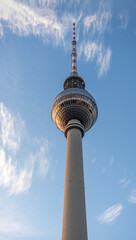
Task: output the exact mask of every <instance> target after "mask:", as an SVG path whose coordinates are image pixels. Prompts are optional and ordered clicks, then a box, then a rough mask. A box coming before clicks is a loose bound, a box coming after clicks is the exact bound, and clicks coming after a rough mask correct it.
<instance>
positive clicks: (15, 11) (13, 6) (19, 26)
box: [0, 0, 65, 43]
mask: <svg viewBox="0 0 136 240" xmlns="http://www.w3.org/2000/svg"><path fill="white" fill-rule="evenodd" d="M0 21H1V24H2V25H3V28H4V27H8V28H9V29H10V30H11V31H13V33H16V34H18V35H20V36H28V35H30V34H33V35H35V36H42V37H43V38H44V40H47V41H49V39H50V38H55V39H56V41H55V42H56V43H58V42H59V41H63V38H64V30H65V28H63V27H62V24H61V23H60V22H59V20H58V17H57V15H56V14H55V12H54V11H53V10H51V9H46V8H45V9H44V16H42V15H40V14H38V11H36V9H33V8H30V7H29V6H27V5H25V4H23V3H21V2H16V1H14V0H1V1H0ZM2 31H3V32H4V30H2Z"/></svg>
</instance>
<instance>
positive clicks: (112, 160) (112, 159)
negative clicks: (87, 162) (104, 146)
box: [110, 156, 115, 165]
mask: <svg viewBox="0 0 136 240" xmlns="http://www.w3.org/2000/svg"><path fill="white" fill-rule="evenodd" d="M114 161H115V159H114V157H113V156H112V157H111V159H110V165H112V164H113V163H114Z"/></svg>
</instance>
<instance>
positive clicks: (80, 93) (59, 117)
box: [51, 75, 98, 132]
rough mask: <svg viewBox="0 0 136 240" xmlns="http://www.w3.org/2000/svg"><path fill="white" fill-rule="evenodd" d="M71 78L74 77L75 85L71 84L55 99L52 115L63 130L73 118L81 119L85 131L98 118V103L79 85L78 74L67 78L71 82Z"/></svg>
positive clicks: (63, 130) (55, 122)
mask: <svg viewBox="0 0 136 240" xmlns="http://www.w3.org/2000/svg"><path fill="white" fill-rule="evenodd" d="M71 79H73V86H72V84H71V86H70V87H69V88H65V90H64V91H62V92H61V93H60V94H58V95H57V97H56V98H55V99H54V101H53V104H52V108H51V117H52V120H53V122H54V124H55V125H56V126H57V127H58V128H59V129H60V130H61V131H62V132H65V129H66V125H67V123H68V122H69V120H71V119H77V120H79V121H80V122H81V124H82V125H83V127H84V132H86V131H87V130H89V129H90V128H91V127H92V126H93V124H94V123H95V121H96V119H97V116H98V110H97V105H96V102H95V100H94V98H93V97H92V95H91V94H90V93H89V92H87V91H86V90H85V89H83V88H79V87H77V85H79V81H80V80H81V78H80V77H78V76H77V75H76V76H70V77H69V78H67V79H66V80H67V82H69V81H71ZM66 80H65V81H66ZM74 81H75V83H74ZM64 85H65V82H64ZM83 85H84V84H83Z"/></svg>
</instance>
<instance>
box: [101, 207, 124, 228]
mask: <svg viewBox="0 0 136 240" xmlns="http://www.w3.org/2000/svg"><path fill="white" fill-rule="evenodd" d="M122 210H123V205H122V204H121V203H119V204H115V205H113V206H111V207H110V208H108V209H107V210H106V211H104V212H103V213H101V214H100V215H99V216H97V220H98V221H99V222H100V223H101V224H102V223H105V224H109V223H113V222H114V221H115V220H116V219H117V217H118V216H119V215H120V214H121V212H122Z"/></svg>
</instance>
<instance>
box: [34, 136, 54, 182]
mask: <svg viewBox="0 0 136 240" xmlns="http://www.w3.org/2000/svg"><path fill="white" fill-rule="evenodd" d="M35 144H36V146H37V151H36V153H35V154H34V155H33V158H34V159H35V162H37V165H38V169H39V173H40V176H41V177H43V178H44V177H45V176H46V174H47V172H48V169H49V159H48V158H47V154H48V152H49V149H50V143H49V141H48V140H47V139H44V140H40V141H39V140H38V139H36V140H35Z"/></svg>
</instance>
